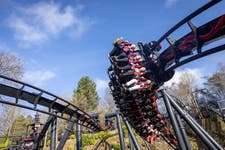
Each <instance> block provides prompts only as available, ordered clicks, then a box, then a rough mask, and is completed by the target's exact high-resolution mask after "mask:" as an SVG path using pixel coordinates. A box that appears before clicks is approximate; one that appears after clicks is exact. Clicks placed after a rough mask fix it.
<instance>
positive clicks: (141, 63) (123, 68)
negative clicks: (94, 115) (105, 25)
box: [108, 0, 225, 150]
mask: <svg viewBox="0 0 225 150" xmlns="http://www.w3.org/2000/svg"><path fill="white" fill-rule="evenodd" d="M218 2H221V0H213V1H210V2H209V3H207V4H206V5H204V6H202V7H201V8H199V9H198V10H196V11H195V12H193V13H192V14H190V15H189V16H187V17H185V18H184V19H183V20H181V21H180V22H179V23H177V24H176V25H175V26H174V27H172V28H171V29H170V30H169V31H168V32H167V33H165V34H164V35H163V36H162V37H160V38H159V40H158V41H151V42H149V43H147V44H143V43H141V42H139V43H138V44H137V46H136V45H134V44H132V43H131V42H129V41H127V40H124V39H123V38H118V39H116V40H115V41H114V43H113V45H114V48H113V49H112V51H111V52H110V53H109V60H110V63H111V66H110V67H109V68H108V76H109V78H110V82H109V86H110V89H111V91H112V95H113V97H114V100H115V103H116V104H117V107H118V108H119V109H120V111H121V113H122V115H123V116H125V117H126V118H127V120H128V121H129V123H130V124H131V126H132V127H133V128H134V129H135V130H136V131H137V132H138V133H139V135H140V136H141V137H143V138H144V139H146V140H147V141H148V142H151V141H153V140H154V139H155V138H156V137H158V136H162V137H163V138H164V139H165V140H166V141H167V142H168V144H169V145H170V146H171V147H173V148H178V149H182V150H183V149H190V145H189V144H188V142H187V138H184V135H182V134H183V133H182V132H183V131H179V130H180V129H179V127H178V124H181V121H180V119H179V115H180V116H182V119H184V120H185V121H186V122H189V120H191V121H190V122H189V123H188V124H189V125H190V126H191V128H192V129H193V130H194V131H195V132H198V135H199V137H201V139H202V141H203V142H204V143H205V144H206V146H207V147H208V148H209V149H221V150H222V148H221V146H219V145H218V144H217V143H216V142H215V141H214V140H213V139H212V138H211V137H210V136H208V134H207V133H206V132H205V131H204V130H203V129H202V128H201V127H200V126H199V125H198V124H197V123H196V122H195V121H194V120H193V119H192V118H191V117H190V116H189V115H188V117H186V116H185V114H187V112H186V111H185V110H183V109H182V108H181V107H180V106H179V105H177V102H176V101H174V100H173V98H172V97H171V96H170V95H168V94H167V93H166V91H165V90H162V89H161V88H160V87H161V86H162V85H163V84H164V82H166V81H168V80H170V79H171V78H172V77H173V75H174V71H175V69H176V68H177V67H180V66H182V65H184V64H186V63H189V62H192V61H194V60H196V59H199V58H202V57H205V56H207V55H210V54H214V53H216V52H219V51H223V50H225V44H221V45H219V44H218V45H217V46H214V47H213V46H211V47H213V48H210V49H203V47H205V46H206V45H208V44H210V43H213V42H215V41H218V40H220V39H223V38H224V37H225V14H222V15H221V16H220V17H217V18H215V19H213V20H211V21H209V22H208V23H205V24H203V25H201V26H199V27H196V26H195V25H194V24H193V23H192V22H191V20H192V19H193V18H194V17H196V16H197V15H199V14H200V13H202V12H203V11H205V10H207V9H208V8H210V7H212V6H213V5H215V4H217V3H218ZM184 24H187V25H188V26H189V28H190V29H191V32H190V33H188V34H186V35H184V36H183V37H182V38H180V39H178V40H173V39H171V38H170V37H169V36H170V35H171V34H172V33H173V32H175V31H176V30H177V29H179V28H180V27H181V26H182V25H184ZM164 40H166V41H167V42H168V43H169V45H170V46H169V47H168V48H166V49H164V50H162V52H160V51H161V48H162V46H161V44H160V43H161V42H162V41H164ZM184 58H185V59H184ZM161 98H162V99H163V100H164V102H165V105H166V108H167V111H168V114H169V117H170V120H171V123H172V126H173V129H174V133H175V136H174V135H173V133H172V132H171V131H170V129H169V128H168V127H167V124H166V122H165V120H164V118H163V117H162V115H161V114H160V112H159V110H158V108H157V103H156V101H157V100H158V99H161ZM172 107H173V109H175V110H176V112H175V113H176V114H179V115H178V116H177V115H176V114H175V113H174V112H173V109H172ZM202 133H203V134H202Z"/></svg>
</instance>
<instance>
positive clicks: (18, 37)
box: [0, 0, 225, 96]
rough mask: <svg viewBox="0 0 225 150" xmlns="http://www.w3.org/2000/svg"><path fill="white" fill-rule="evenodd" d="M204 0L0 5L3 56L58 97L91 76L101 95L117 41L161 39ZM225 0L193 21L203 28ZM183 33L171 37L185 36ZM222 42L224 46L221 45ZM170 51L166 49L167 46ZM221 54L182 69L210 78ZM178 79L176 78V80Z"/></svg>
mask: <svg viewBox="0 0 225 150" xmlns="http://www.w3.org/2000/svg"><path fill="white" fill-rule="evenodd" d="M206 2H207V1H205V0H198V1H196V0H189V1H185V0H158V1H154V2H153V1H149V0H142V1H137V0H136V1H135V0H132V1H128V0H125V1H119V0H113V1H106V0H91V1H90V0H67V1H62V0H61V1H59V0H55V1H54V0H51V1H48V0H45V1H41V0H29V1H26V0H19V1H17V0H1V1H0V20H1V21H0V33H1V34H0V51H7V52H12V53H15V54H16V55H18V57H20V58H21V59H22V60H23V63H24V67H25V73H24V77H23V79H22V80H23V81H25V82H27V83H30V84H33V85H36V86H38V87H40V88H43V89H45V90H47V91H49V92H52V93H54V94H56V95H59V96H63V95H65V94H66V95H67V96H71V95H72V92H73V90H74V89H75V88H76V86H77V82H78V81H79V79H80V78H81V77H82V76H84V75H87V76H90V78H91V79H92V80H94V81H95V82H96V84H97V89H98V92H99V94H100V96H103V93H104V89H105V87H106V86H107V82H108V77H107V74H106V69H107V67H108V66H109V61H108V58H107V54H108V52H109V51H110V50H111V49H112V42H113V41H114V40H115V39H116V38H117V37H120V36H122V37H124V38H125V39H127V40H129V41H131V42H133V43H137V42H138V41H142V42H144V43H146V42H149V41H151V40H157V39H158V38H159V37H160V36H161V35H162V34H163V33H165V32H166V31H167V30H168V29H169V28H171V27H172V26H173V25H174V24H176V23H177V22H178V21H180V20H181V19H182V18H184V17H185V16H187V15H188V14H190V13H191V12H192V11H194V10H196V9H197V8H199V7H200V6H202V5H203V4H205V3H206ZM224 6H225V1H222V2H220V3H219V4H217V5H216V6H214V7H212V8H210V9H209V10H208V11H207V12H205V13H203V14H201V15H200V16H198V17H197V18H195V19H193V22H194V23H195V24H196V25H201V24H202V23H204V22H207V21H209V20H210V19H212V18H215V17H217V16H219V15H222V14H224V12H225V11H224ZM186 31H187V28H185V27H184V28H182V29H181V30H179V31H177V32H176V34H173V35H172V37H173V38H179V37H180V36H182V35H183V34H186V33H185V32H186ZM222 42H223V43H224V40H223V41H220V43H222ZM163 48H166V47H163ZM224 60H225V52H220V53H218V54H214V55H211V56H208V57H206V58H203V59H200V60H198V61H195V62H192V63H190V64H188V65H185V66H183V67H181V68H180V69H179V70H178V71H177V72H178V74H179V73H180V72H182V71H184V70H190V69H191V70H192V72H193V73H194V74H195V75H196V76H198V77H199V79H200V77H202V76H205V75H210V74H212V73H213V72H214V71H215V70H216V66H217V63H218V62H224ZM178 77H179V75H177V76H176V77H175V78H174V79H173V80H176V79H177V78H178Z"/></svg>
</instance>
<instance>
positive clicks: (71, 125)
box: [57, 117, 77, 150]
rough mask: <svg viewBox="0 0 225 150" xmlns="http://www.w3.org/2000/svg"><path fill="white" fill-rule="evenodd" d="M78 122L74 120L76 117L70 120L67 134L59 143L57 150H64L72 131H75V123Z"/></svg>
mask: <svg viewBox="0 0 225 150" xmlns="http://www.w3.org/2000/svg"><path fill="white" fill-rule="evenodd" d="M76 120H77V119H76V118H74V117H72V118H71V119H70V122H69V124H68V126H67V128H66V130H65V132H64V133H63V136H62V138H61V139H60V143H59V145H58V147H57V150H62V149H63V147H64V145H65V143H66V140H67V139H68V137H69V135H70V133H71V132H72V129H73V126H74V123H75V121H76Z"/></svg>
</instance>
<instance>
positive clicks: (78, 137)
mask: <svg viewBox="0 0 225 150" xmlns="http://www.w3.org/2000/svg"><path fill="white" fill-rule="evenodd" d="M80 123H81V122H80V120H77V124H76V148H77V150H82V130H81V125H80Z"/></svg>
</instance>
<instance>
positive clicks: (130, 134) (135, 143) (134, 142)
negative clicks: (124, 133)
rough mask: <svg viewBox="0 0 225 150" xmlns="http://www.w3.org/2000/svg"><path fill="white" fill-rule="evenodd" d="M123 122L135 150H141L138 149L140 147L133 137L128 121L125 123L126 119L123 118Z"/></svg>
mask: <svg viewBox="0 0 225 150" xmlns="http://www.w3.org/2000/svg"><path fill="white" fill-rule="evenodd" d="M123 121H124V123H125V125H126V127H127V130H128V134H129V136H130V137H131V140H132V144H134V147H135V149H136V150H141V148H140V146H139V144H138V142H137V139H136V137H135V135H134V133H133V131H132V129H131V127H130V124H129V123H128V121H127V119H126V118H125V117H123Z"/></svg>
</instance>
